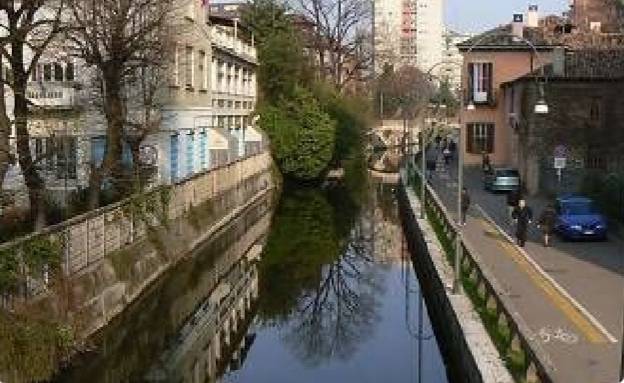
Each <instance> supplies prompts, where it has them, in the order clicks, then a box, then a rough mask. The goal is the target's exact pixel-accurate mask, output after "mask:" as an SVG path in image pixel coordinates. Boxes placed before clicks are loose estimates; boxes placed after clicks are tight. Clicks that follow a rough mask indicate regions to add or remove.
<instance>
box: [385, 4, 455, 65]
mask: <svg viewBox="0 0 624 383" xmlns="http://www.w3.org/2000/svg"><path fill="white" fill-rule="evenodd" d="M443 5H444V1H443V0H376V1H374V14H373V16H374V20H373V28H374V32H373V33H374V39H373V40H374V47H373V50H374V57H375V73H381V72H382V71H383V69H384V67H385V66H386V65H391V66H394V67H396V66H402V65H411V66H416V67H418V68H420V69H421V70H423V71H427V70H429V69H430V68H431V67H432V66H433V65H435V64H436V63H438V62H440V61H442V57H443V53H442V47H443V46H444V43H443V41H444V40H443V34H444V6H443Z"/></svg>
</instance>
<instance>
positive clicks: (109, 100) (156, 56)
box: [68, 0, 175, 207]
mask: <svg viewBox="0 0 624 383" xmlns="http://www.w3.org/2000/svg"><path fill="white" fill-rule="evenodd" d="M68 1H70V10H71V11H70V12H71V22H72V25H73V26H74V28H73V29H72V32H71V33H70V34H69V35H68V39H69V41H70V50H71V52H72V54H73V55H75V56H76V57H78V58H79V59H81V60H83V61H84V62H85V63H86V65H87V66H89V67H91V68H93V69H94V71H95V77H96V81H97V83H98V85H99V86H98V89H99V90H100V92H99V93H100V94H99V97H100V101H101V106H102V111H103V115H104V117H105V119H106V149H105V153H104V159H103V161H102V163H101V164H100V165H98V166H92V169H91V176H90V182H89V187H90V197H89V204H90V206H91V207H96V206H97V205H98V204H99V192H100V189H101V185H102V182H103V180H104V179H107V178H110V179H111V180H112V181H113V184H114V185H115V186H117V187H118V188H119V186H120V185H121V184H123V182H124V178H125V177H124V175H123V171H122V153H123V142H124V140H125V138H126V128H127V127H128V121H129V118H128V111H129V109H130V107H131V105H129V102H128V100H129V97H128V95H129V94H130V92H129V91H130V90H131V89H132V88H133V87H135V86H137V85H139V86H140V85H141V84H140V82H137V76H139V78H140V76H141V75H142V74H145V73H147V72H149V73H151V74H153V73H155V72H156V69H155V68H160V67H162V66H163V65H167V62H168V60H166V59H163V58H164V57H168V56H170V54H171V48H170V44H169V35H170V33H169V32H170V30H171V28H172V27H173V26H172V24H171V23H169V21H170V19H171V18H172V17H173V11H174V8H175V5H174V4H173V3H174V2H172V1H168V0H88V1H85V0H68ZM147 94H151V95H154V97H152V96H148V97H147V98H144V99H143V100H144V101H149V102H151V101H153V100H154V99H155V93H154V92H152V91H147V93H146V95H147ZM148 109H149V110H150V112H149V113H150V114H149V116H151V110H152V108H151V107H148ZM150 120H151V118H150ZM131 125H133V127H134V130H135V131H136V130H137V129H136V127H137V124H131ZM148 125H151V123H150V124H148ZM150 129H151V128H148V126H147V125H145V124H143V125H142V128H141V129H139V130H142V131H143V132H146V131H147V130H150ZM134 136H135V137H137V138H140V137H141V136H144V134H143V133H141V134H137V135H134ZM132 145H133V146H135V147H136V146H137V145H136V144H134V143H133V144H132Z"/></svg>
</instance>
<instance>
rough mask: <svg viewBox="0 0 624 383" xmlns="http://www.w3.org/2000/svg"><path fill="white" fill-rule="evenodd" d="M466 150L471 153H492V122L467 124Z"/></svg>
mask: <svg viewBox="0 0 624 383" xmlns="http://www.w3.org/2000/svg"><path fill="white" fill-rule="evenodd" d="M466 151H467V152H468V153H472V154H481V153H483V152H486V153H494V124H491V123H474V124H468V131H467V139H466Z"/></svg>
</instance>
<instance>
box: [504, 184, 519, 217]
mask: <svg viewBox="0 0 624 383" xmlns="http://www.w3.org/2000/svg"><path fill="white" fill-rule="evenodd" d="M520 198H521V197H520V189H516V190H512V191H510V192H509V193H508V194H507V217H508V218H509V222H512V221H513V212H514V210H516V207H518V201H520Z"/></svg>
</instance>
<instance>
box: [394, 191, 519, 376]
mask: <svg viewBox="0 0 624 383" xmlns="http://www.w3.org/2000/svg"><path fill="white" fill-rule="evenodd" d="M398 198H399V205H400V211H401V219H402V222H403V228H404V231H405V233H406V238H407V244H408V247H409V249H410V252H411V253H412V254H413V261H414V264H415V267H416V271H417V273H418V275H419V280H420V283H421V286H422V288H423V290H424V295H425V297H426V301H427V307H428V310H429V315H430V316H431V321H432V323H433V325H434V330H435V332H436V337H437V339H438V343H439V344H440V347H441V349H442V352H443V353H444V355H445V360H446V362H447V365H448V366H449V375H450V377H451V380H452V381H456V382H462V383H473V382H484V383H511V382H513V381H514V380H513V378H512V377H511V375H510V374H509V372H508V370H507V368H506V367H505V365H504V362H503V361H502V360H501V358H500V357H499V353H498V351H497V350H496V347H495V346H494V344H493V343H492V341H491V339H490V337H489V335H488V333H487V331H486V329H485V327H484V326H483V324H482V322H481V320H480V318H479V315H478V313H477V312H476V311H475V310H474V308H473V306H472V304H471V302H470V300H469V298H468V297H466V296H465V295H462V294H453V293H452V286H453V270H452V268H451V266H450V265H449V263H448V262H447V260H446V259H445V253H444V250H443V248H442V245H441V244H440V242H439V241H438V239H437V236H436V233H435V232H434V230H433V228H432V227H431V225H430V224H429V222H428V221H427V219H420V218H419V217H420V215H419V212H420V202H419V200H418V199H417V197H416V195H415V194H414V192H413V190H412V189H411V188H410V187H408V186H406V185H405V183H402V185H401V187H400V188H399V196H398Z"/></svg>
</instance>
